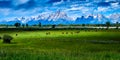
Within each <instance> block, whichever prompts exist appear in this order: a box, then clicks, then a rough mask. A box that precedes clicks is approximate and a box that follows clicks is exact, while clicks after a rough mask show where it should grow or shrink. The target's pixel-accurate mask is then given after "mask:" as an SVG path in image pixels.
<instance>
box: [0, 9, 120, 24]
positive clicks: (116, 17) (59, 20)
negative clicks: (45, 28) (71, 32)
mask: <svg viewBox="0 0 120 60" xmlns="http://www.w3.org/2000/svg"><path fill="white" fill-rule="evenodd" d="M107 21H110V22H111V23H116V22H120V14H112V15H110V16H108V17H107V16H104V15H102V14H96V15H87V16H80V17H77V18H76V19H73V18H72V17H69V16H68V15H67V14H66V13H65V12H62V11H60V10H58V11H56V12H54V13H51V14H41V15H38V16H34V17H27V18H25V17H21V18H15V19H13V20H11V21H2V22H1V24H14V23H16V22H19V23H21V24H26V23H28V24H30V25H34V24H38V23H39V22H41V23H42V24H105V23H106V22H107Z"/></svg>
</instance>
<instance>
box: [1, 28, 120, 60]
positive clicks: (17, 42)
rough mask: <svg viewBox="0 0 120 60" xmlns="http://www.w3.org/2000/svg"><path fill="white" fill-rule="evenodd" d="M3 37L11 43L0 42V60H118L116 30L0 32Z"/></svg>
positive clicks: (119, 37)
mask: <svg viewBox="0 0 120 60" xmlns="http://www.w3.org/2000/svg"><path fill="white" fill-rule="evenodd" d="M48 32H49V34H47V33H48ZM4 34H9V35H11V36H12V37H13V40H12V41H11V43H10V44H4V43H2V41H3V40H2V39H1V40H0V60H120V31H119V30H99V31H95V30H90V31H84V30H41V31H17V30H16V31H0V36H3V35H4ZM16 34H18V35H17V36H16Z"/></svg>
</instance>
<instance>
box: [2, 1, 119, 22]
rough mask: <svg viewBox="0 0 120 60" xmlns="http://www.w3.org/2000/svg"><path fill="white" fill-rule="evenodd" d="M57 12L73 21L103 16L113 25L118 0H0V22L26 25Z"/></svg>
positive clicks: (116, 15)
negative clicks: (17, 21)
mask: <svg viewBox="0 0 120 60" xmlns="http://www.w3.org/2000/svg"><path fill="white" fill-rule="evenodd" d="M100 2H104V3H100ZM58 10H60V11H62V12H64V13H65V14H67V16H68V17H70V18H71V19H70V20H73V21H75V20H76V18H78V17H81V16H85V17H86V18H87V16H90V15H92V16H94V18H96V17H97V16H98V15H100V16H99V17H101V15H104V16H105V17H106V18H108V19H109V20H110V21H111V22H113V23H115V22H116V21H119V22H120V0H104V1H103V0H94V1H93V0H86V1H85V0H0V22H3V21H6V22H7V21H15V20H16V19H18V20H20V21H22V23H27V22H28V21H29V20H30V19H32V18H35V19H36V20H37V17H38V16H39V15H41V18H43V19H44V18H47V17H48V16H49V15H51V14H52V13H54V12H56V11H58ZM22 17H24V18H25V19H24V20H22V19H21V18H22ZM99 20H101V21H102V19H99Z"/></svg>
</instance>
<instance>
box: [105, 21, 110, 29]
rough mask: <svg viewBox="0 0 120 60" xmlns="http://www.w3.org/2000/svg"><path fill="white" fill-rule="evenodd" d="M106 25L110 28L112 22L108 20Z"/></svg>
mask: <svg viewBox="0 0 120 60" xmlns="http://www.w3.org/2000/svg"><path fill="white" fill-rule="evenodd" d="M106 26H107V29H109V27H110V22H109V21H107V22H106Z"/></svg>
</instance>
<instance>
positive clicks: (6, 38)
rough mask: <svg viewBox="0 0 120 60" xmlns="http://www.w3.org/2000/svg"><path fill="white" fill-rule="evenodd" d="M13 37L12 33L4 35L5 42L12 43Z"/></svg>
mask: <svg viewBox="0 0 120 60" xmlns="http://www.w3.org/2000/svg"><path fill="white" fill-rule="evenodd" d="M12 39H13V37H12V36H10V35H3V43H11V40H12Z"/></svg>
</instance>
